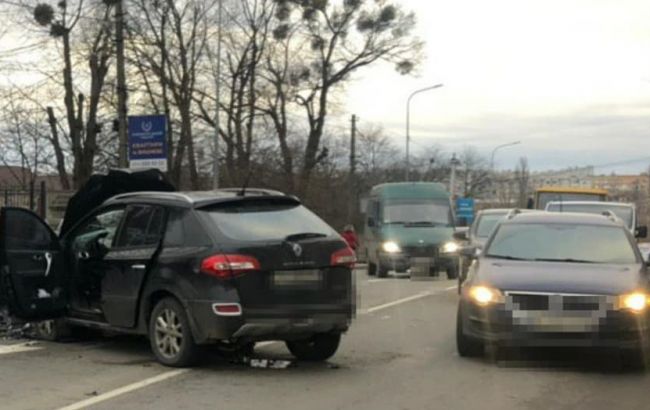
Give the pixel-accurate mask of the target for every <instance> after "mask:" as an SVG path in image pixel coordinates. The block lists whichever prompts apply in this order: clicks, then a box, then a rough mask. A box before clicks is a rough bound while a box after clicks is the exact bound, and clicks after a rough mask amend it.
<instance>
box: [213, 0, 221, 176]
mask: <svg viewBox="0 0 650 410" xmlns="http://www.w3.org/2000/svg"><path fill="white" fill-rule="evenodd" d="M222 14H223V0H219V9H218V16H217V19H218V23H217V24H218V25H219V27H218V28H217V68H216V71H217V73H216V74H215V82H216V84H215V92H216V93H217V95H216V96H215V97H216V108H215V117H214V154H213V155H214V158H213V160H214V161H213V163H212V164H213V165H212V166H213V168H212V189H219V165H220V164H219V138H220V136H219V133H220V132H221V123H220V122H219V117H220V116H219V111H220V108H221V107H220V106H219V105H220V104H221V36H222V33H223V31H222V28H221V26H222V23H223V20H222Z"/></svg>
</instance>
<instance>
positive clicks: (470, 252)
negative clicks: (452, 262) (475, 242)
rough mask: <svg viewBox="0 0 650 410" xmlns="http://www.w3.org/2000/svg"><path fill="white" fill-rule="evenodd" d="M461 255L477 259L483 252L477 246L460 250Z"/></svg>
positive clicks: (464, 247)
mask: <svg viewBox="0 0 650 410" xmlns="http://www.w3.org/2000/svg"><path fill="white" fill-rule="evenodd" d="M460 254H461V255H463V256H465V257H467V258H471V259H474V258H477V257H478V256H479V255H480V254H481V250H480V249H479V248H477V247H476V246H463V247H462V248H461V249H460Z"/></svg>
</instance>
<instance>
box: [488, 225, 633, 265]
mask: <svg viewBox="0 0 650 410" xmlns="http://www.w3.org/2000/svg"><path fill="white" fill-rule="evenodd" d="M486 255H487V256H488V257H497V258H512V259H525V260H550V261H570V260H573V261H580V262H591V263H637V257H636V253H635V252H634V248H633V244H632V243H631V242H630V240H629V239H628V237H627V235H626V233H625V229H624V228H623V227H618V226H598V225H579V224H544V225H543V224H524V223H520V224H506V225H500V226H499V228H498V230H497V232H496V234H495V236H494V237H493V239H492V241H491V243H490V244H489V247H488V249H487V250H486Z"/></svg>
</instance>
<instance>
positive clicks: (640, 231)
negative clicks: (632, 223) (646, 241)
mask: <svg viewBox="0 0 650 410" xmlns="http://www.w3.org/2000/svg"><path fill="white" fill-rule="evenodd" d="M634 236H635V237H636V238H647V237H648V227H647V226H637V227H636V229H635V230H634Z"/></svg>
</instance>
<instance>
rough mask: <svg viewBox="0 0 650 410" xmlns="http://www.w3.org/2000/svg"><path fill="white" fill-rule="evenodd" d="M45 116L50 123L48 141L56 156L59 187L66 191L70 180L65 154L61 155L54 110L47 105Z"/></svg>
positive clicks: (61, 150) (68, 188)
mask: <svg viewBox="0 0 650 410" xmlns="http://www.w3.org/2000/svg"><path fill="white" fill-rule="evenodd" d="M47 118H48V123H49V124H50V133H51V134H52V135H51V137H50V141H51V142H52V146H53V147H54V156H55V158H56V171H57V173H58V174H59V181H61V188H63V189H65V190H66V191H68V190H70V180H69V178H68V173H67V172H66V170H65V156H64V155H63V149H61V142H60V140H59V130H58V128H57V126H56V117H55V116H54V110H53V109H52V107H47Z"/></svg>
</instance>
